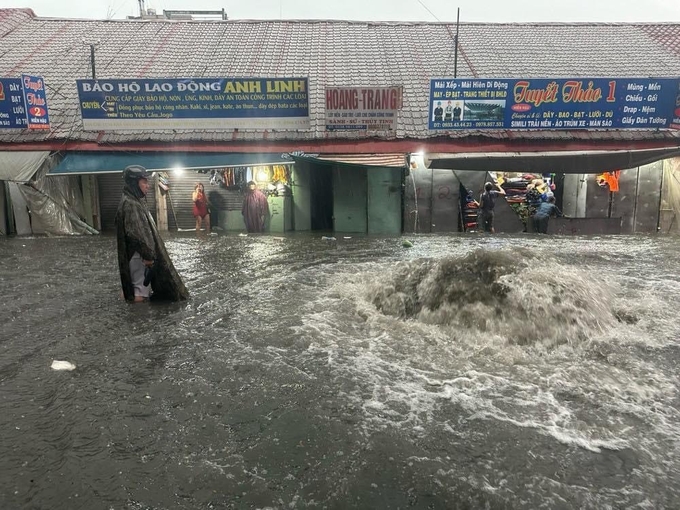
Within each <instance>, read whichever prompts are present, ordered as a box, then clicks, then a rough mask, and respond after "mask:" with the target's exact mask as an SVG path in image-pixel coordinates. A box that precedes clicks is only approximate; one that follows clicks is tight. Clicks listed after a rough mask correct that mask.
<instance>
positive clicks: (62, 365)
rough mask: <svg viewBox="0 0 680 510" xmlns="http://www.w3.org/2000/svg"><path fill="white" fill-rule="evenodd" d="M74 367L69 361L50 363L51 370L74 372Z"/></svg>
mask: <svg viewBox="0 0 680 510" xmlns="http://www.w3.org/2000/svg"><path fill="white" fill-rule="evenodd" d="M75 369H76V366H75V365H74V364H73V363H71V362H69V361H58V360H56V359H55V360H53V361H52V370H68V371H71V370H75Z"/></svg>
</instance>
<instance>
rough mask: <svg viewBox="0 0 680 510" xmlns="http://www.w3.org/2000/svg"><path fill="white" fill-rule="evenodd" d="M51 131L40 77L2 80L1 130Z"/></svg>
mask: <svg viewBox="0 0 680 510" xmlns="http://www.w3.org/2000/svg"><path fill="white" fill-rule="evenodd" d="M27 128H28V129H50V121H49V116H48V114H47V98H46V95H45V82H44V81H43V79H42V77H40V76H29V75H22V77H21V78H0V129H27Z"/></svg>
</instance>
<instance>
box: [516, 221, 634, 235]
mask: <svg viewBox="0 0 680 510" xmlns="http://www.w3.org/2000/svg"><path fill="white" fill-rule="evenodd" d="M527 231H528V232H533V231H534V229H533V224H532V222H531V221H529V224H528V225H527ZM620 233H621V218H550V223H549V224H548V234H557V235H575V236H577V235H593V234H594V235H596V234H608V235H614V234H620Z"/></svg>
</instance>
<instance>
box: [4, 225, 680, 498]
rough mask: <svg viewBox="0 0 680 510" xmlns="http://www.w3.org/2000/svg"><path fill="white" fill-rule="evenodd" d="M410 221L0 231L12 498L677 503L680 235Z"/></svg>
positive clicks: (7, 485)
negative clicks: (135, 245)
mask: <svg viewBox="0 0 680 510" xmlns="http://www.w3.org/2000/svg"><path fill="white" fill-rule="evenodd" d="M409 239H411V240H412V241H413V242H414V247H413V248H410V249H407V248H403V247H402V240H401V239H399V238H392V239H386V238H367V237H353V238H352V239H343V238H342V236H339V237H338V241H337V242H333V241H323V240H321V236H320V235H318V236H317V235H313V236H312V235H291V236H287V237H278V238H276V237H258V236H250V237H238V236H235V235H220V236H213V237H209V238H206V237H202V238H196V236H195V234H192V233H186V234H180V235H178V234H171V235H170V236H169V239H168V241H167V248H168V251H169V252H170V254H171V256H172V257H173V261H174V263H175V266H176V267H177V269H178V271H179V272H180V274H181V275H182V277H183V278H184V281H185V283H186V285H187V287H188V289H189V292H190V293H191V299H190V301H189V302H188V303H186V304H182V305H158V304H151V305H149V304H142V305H134V306H133V305H128V304H125V303H124V302H122V301H121V300H120V298H119V295H118V293H119V291H120V283H119V277H118V273H117V266H116V258H115V257H116V252H115V239H114V238H113V237H108V236H101V237H88V238H62V239H47V238H35V239H26V238H14V239H3V240H0V260H2V263H1V264H0V286H1V287H0V288H2V295H3V298H4V299H3V307H2V308H1V309H0V321H1V322H2V335H0V426H1V427H2V440H1V441H0V508H2V509H20V508H36V509H38V508H40V509H69V510H70V509H80V508H82V509H88V510H96V509H104V510H108V509H139V510H142V509H210V508H212V509H222V508H224V509H227V508H247V509H250V508H253V509H254V508H260V509H264V508H277V509H278V508H286V509H295V508H297V509H300V508H329V509H336V508H337V509H344V508H362V509H379V508H389V509H393V508H394V509H396V508H404V509H405V508H419V509H430V508H431V509H440V508H441V509H447V508H456V509H458V508H460V509H466V508H469V509H477V508H488V509H539V508H545V509H572V508H580V509H598V510H602V509H622V508H640V509H674V508H678V507H680V451H678V449H679V448H680V410H679V404H680V399H679V394H678V370H677V368H676V367H677V364H678V362H679V361H680V349H679V345H680V344H679V343H678V338H680V324H679V323H678V319H677V310H678V307H679V306H680V275H679V274H678V270H677V268H678V264H679V263H680V254H679V253H678V249H677V248H678V241H677V239H676V238H671V237H641V236H638V237H634V236H626V237H623V236H622V237H589V238H585V237H584V238H574V237H570V238H561V237H544V238H538V239H537V238H535V237H531V236H528V235H518V236H506V235H498V236H495V237H484V236H469V237H462V236H412V237H409ZM53 360H64V361H69V362H71V363H73V364H75V365H76V369H75V370H73V371H55V370H52V369H51V368H50V365H51V363H52V361H53Z"/></svg>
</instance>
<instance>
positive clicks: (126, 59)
mask: <svg viewBox="0 0 680 510" xmlns="http://www.w3.org/2000/svg"><path fill="white" fill-rule="evenodd" d="M454 31H455V25H453V24H448V23H387V22H386V23H375V22H349V21H323V20H310V21H290V20H288V21H286V20H277V21H252V20H243V21H239V20H236V21H207V22H206V21H201V22H199V21H156V20H154V21H148V20H144V21H141V20H102V21H95V20H65V19H48V18H38V17H35V16H34V14H33V13H32V11H30V9H0V75H2V76H16V75H18V74H20V73H21V72H25V73H29V74H37V75H42V76H43V77H44V78H45V83H46V85H47V94H48V103H49V110H50V111H49V113H50V120H51V123H52V129H51V131H49V132H47V133H45V132H22V131H6V130H3V131H0V142H9V143H12V142H35V141H42V140H78V141H86V142H97V143H101V144H105V145H107V144H114V145H115V144H119V143H127V142H142V143H143V142H161V143H171V142H197V141H203V142H214V143H227V142H232V141H258V140H263V139H266V140H268V141H277V140H291V141H313V140H345V141H352V140H359V139H366V138H378V139H384V140H394V139H427V138H433V137H442V136H445V137H446V136H448V137H451V138H461V137H468V136H476V137H481V138H486V139H489V138H490V139H505V140H507V139H527V140H534V139H542V140H560V139H565V140H577V139H588V140H626V139H629V138H635V139H637V140H640V139H643V140H644V139H651V140H653V139H675V140H677V139H680V138H679V135H678V134H669V133H666V132H655V131H635V132H631V131H626V132H625V133H624V132H618V131H599V132H593V131H591V132H588V133H582V134H581V133H577V132H568V133H564V132H551V131H541V132H533V131H529V132H521V131H519V132H518V131H513V132H505V131H495V132H494V131H479V132H469V131H467V132H451V133H441V132H433V131H429V130H428V129H427V127H428V126H427V111H428V101H429V80H430V77H441V76H452V75H453V61H454V58H453V56H454V55H453V33H454ZM36 34H40V37H36V36H35V35H36ZM459 40H460V50H461V51H460V58H459V59H458V64H459V68H458V76H461V77H466V76H482V77H491V78H493V77H497V78H512V77H564V76H584V77H589V76H592V77H600V76H607V77H609V76H611V77H633V76H641V77H649V76H655V77H662V76H680V50H679V48H680V24H678V23H659V24H649V23H646V24H629V23H627V24H624V23H613V24H605V23H563V24H560V23H510V24H484V23H464V24H462V25H461V27H460V37H459ZM90 43H98V46H97V50H96V64H97V65H96V67H97V76H98V77H100V78H140V77H147V78H154V77H156V78H161V77H252V76H263V77H264V76H271V77H289V76H308V77H309V85H310V93H309V96H310V116H311V128H310V129H309V130H305V131H270V132H262V131H253V130H250V131H248V130H240V131H238V132H236V131H210V130H160V131H149V132H141V133H140V132H132V131H116V132H105V133H95V132H85V131H83V130H82V123H81V120H80V113H79V108H78V97H77V90H76V86H75V80H76V79H78V78H89V77H90V72H91V71H90V61H89V60H90V48H89V44H90ZM357 85H362V86H375V87H380V86H393V85H400V86H402V87H403V89H404V105H403V109H402V110H401V111H400V112H399V118H398V129H397V131H396V132H382V133H370V134H368V133H363V132H326V131H325V127H324V88H325V87H326V86H336V87H338V86H357Z"/></svg>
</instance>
